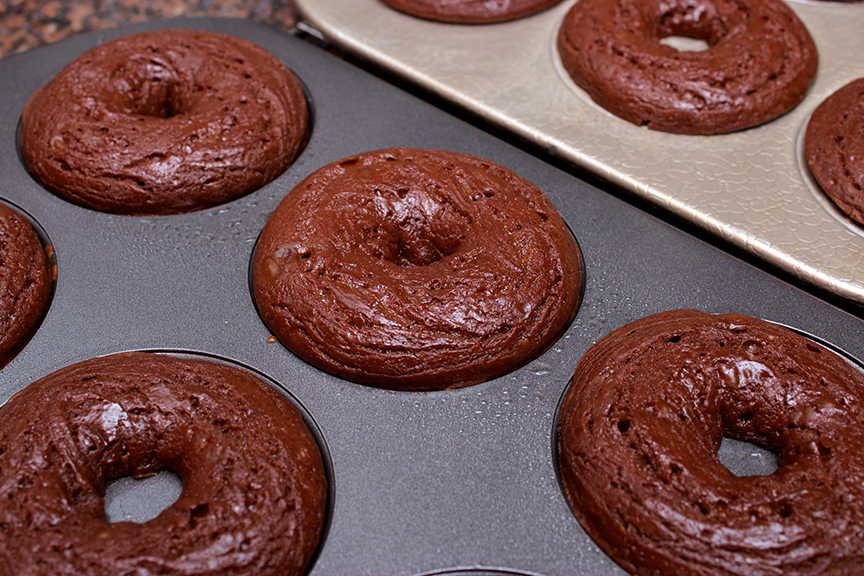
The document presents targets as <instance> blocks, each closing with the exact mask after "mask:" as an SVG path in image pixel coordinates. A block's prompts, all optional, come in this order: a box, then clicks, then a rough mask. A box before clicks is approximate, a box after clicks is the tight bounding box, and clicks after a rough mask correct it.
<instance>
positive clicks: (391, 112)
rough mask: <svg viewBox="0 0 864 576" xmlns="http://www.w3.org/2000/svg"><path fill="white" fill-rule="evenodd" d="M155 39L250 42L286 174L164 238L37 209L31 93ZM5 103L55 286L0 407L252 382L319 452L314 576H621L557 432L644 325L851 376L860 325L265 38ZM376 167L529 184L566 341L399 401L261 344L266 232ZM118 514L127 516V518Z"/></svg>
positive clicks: (737, 449) (38, 75)
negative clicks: (276, 394) (274, 114)
mask: <svg viewBox="0 0 864 576" xmlns="http://www.w3.org/2000/svg"><path fill="white" fill-rule="evenodd" d="M167 27H185V28H195V29H209V30H215V31H218V32H223V33H228V34H233V35H236V36H239V37H243V38H246V39H249V40H251V41H253V42H256V43H258V44H259V45H261V46H262V47H264V48H265V49H267V50H269V51H270V52H271V53H273V54H274V55H276V56H277V57H279V58H280V59H282V60H283V61H284V62H285V63H286V64H287V65H288V66H289V67H291V68H292V69H293V70H294V72H295V73H296V74H297V75H298V77H299V78H300V79H301V80H302V81H303V83H304V85H305V86H306V88H307V90H308V95H309V97H310V99H311V101H312V103H313V106H314V109H315V121H314V128H313V132H312V137H311V140H310V142H309V144H308V146H307V148H306V150H305V151H304V152H303V154H302V156H301V157H300V158H299V160H298V161H297V162H296V163H295V164H294V166H292V167H291V168H290V169H289V170H288V171H287V172H286V173H285V174H283V175H282V176H281V177H279V178H278V179H277V180H275V181H274V182H272V183H271V184H269V185H267V186H265V187H264V188H262V189H260V190H258V191H256V192H254V193H252V194H250V195H248V196H246V197H244V198H241V199H239V200H236V201H234V202H231V203H229V204H225V205H223V206H221V207H218V208H213V209H209V210H204V211H200V212H195V213H191V214H184V215H176V216H164V217H146V218H136V217H126V216H114V215H109V214H102V213H98V212H94V211H90V210H87V209H84V208H80V207H78V206H75V205H72V204H69V203H67V202H65V201H63V200H61V199H59V198H58V197H56V196H54V195H52V194H50V193H48V192H47V191H45V190H44V189H42V188H41V187H40V186H39V185H38V184H37V183H36V182H34V181H33V180H32V179H31V178H30V176H29V175H28V174H27V172H26V171H25V169H24V167H23V166H22V164H21V162H20V160H19V156H18V154H17V151H16V145H15V139H16V138H15V134H16V128H17V125H18V121H19V117H20V113H21V110H22V109H23V107H24V105H25V103H26V102H27V100H28V99H29V97H30V95H31V94H32V93H33V91H34V90H36V89H37V88H38V87H39V86H40V85H42V84H43V83H45V82H46V81H47V80H48V79H50V78H51V77H52V76H53V75H54V74H55V73H57V72H58V71H59V70H60V69H61V68H62V67H63V66H64V65H65V64H67V63H68V62H69V61H70V60H72V59H73V58H74V57H76V56H77V55H79V54H80V53H82V52H83V51H85V50H86V49H89V48H90V47H92V46H94V45H96V44H98V43H100V42H102V41H105V40H107V39H109V38H114V37H117V36H121V35H124V34H128V33H133V32H138V31H142V30H150V29H156V28H167ZM0 93H2V94H3V95H4V107H3V108H2V111H0V135H2V136H0V138H2V140H0V142H2V146H3V147H4V149H5V153H4V154H3V155H2V156H0V168H2V174H3V175H4V179H3V185H2V191H0V197H2V198H3V199H4V200H6V201H8V202H10V203H12V204H14V205H15V206H17V207H18V208H19V209H21V210H23V211H24V212H25V213H27V214H28V215H30V216H31V217H32V218H33V219H35V221H36V222H38V224H39V225H41V227H42V228H44V230H45V231H46V233H47V235H48V237H49V238H50V241H51V243H52V245H53V247H54V251H55V253H56V261H57V270H58V278H57V283H56V291H55V294H54V298H53V301H52V304H51V307H50V309H49V311H48V313H47V315H46V317H45V319H44V322H43V323H42V325H41V327H40V329H39V330H38V332H37V333H36V335H35V336H34V337H33V339H32V340H31V341H30V342H29V344H28V345H27V346H26V347H25V348H24V350H23V351H22V352H21V353H20V354H19V355H18V356H17V357H16V358H15V359H14V360H13V361H12V362H11V363H10V364H9V365H8V366H6V367H5V368H4V369H3V370H2V371H0V403H2V402H5V401H6V400H8V398H9V397H10V396H11V395H12V394H13V393H14V392H16V391H17V390H20V389H21V388H23V387H24V386H26V385H27V384H28V383H30V382H32V381H34V380H36V379H38V378H40V377H42V376H45V375H47V374H49V373H50V372H52V371H54V370H57V369H59V368H61V367H63V366H66V365H69V364H72V363H74V362H78V361H82V360H85V359H88V358H91V357H94V356H99V355H104V354H110V353H114V352H119V351H124V350H168V351H175V352H181V353H196V354H206V355H209V356H213V357H216V358H221V359H226V360H229V361H232V362H235V363H239V364H240V365H243V366H246V367H249V368H251V369H254V370H255V371H257V372H259V373H261V374H263V375H266V376H267V377H268V378H270V379H271V380H272V381H274V382H276V383H278V384H279V385H281V386H283V387H284V388H285V389H287V390H288V391H290V394H291V395H292V397H293V398H294V400H295V401H296V402H297V403H298V404H300V405H301V406H302V407H304V408H305V410H306V411H307V413H308V415H309V417H310V418H311V420H312V421H313V422H314V425H315V427H316V428H317V430H318V431H319V433H320V437H321V439H322V442H323V444H324V445H325V446H326V455H327V456H326V457H327V458H328V461H329V465H330V474H331V491H330V505H331V515H330V523H329V528H328V530H327V532H326V534H325V537H324V540H323V544H322V546H321V548H320V551H319V556H318V558H317V560H316V562H315V563H314V565H313V566H312V569H311V574H315V575H321V576H323V575H334V576H335V575H339V576H352V575H377V576H380V575H383V574H394V575H395V574H401V575H417V574H426V575H428V574H439V573H470V574H483V573H485V574H503V573H507V574H514V573H515V574H533V575H544V576H561V575H574V576H576V575H579V576H589V575H590V576H602V575H610V576H611V575H615V574H622V573H623V572H622V571H621V570H620V568H618V567H617V565H615V564H614V562H612V561H611V560H610V559H609V558H608V557H606V556H605V555H604V554H603V553H602V552H601V551H600V550H599V549H598V548H597V546H596V545H594V544H593V542H592V541H591V540H590V539H589V538H588V537H587V536H586V535H585V533H584V532H583V531H582V529H581V528H580V526H579V524H578V522H577V521H576V520H575V518H574V516H573V514H572V513H571V511H570V509H569V508H568V505H567V502H566V501H565V499H564V496H563V494H562V491H561V489H560V486H559V483H558V479H557V475H556V470H555V461H554V456H553V443H554V441H553V438H554V435H553V429H554V423H555V414H556V409H557V406H558V402H559V400H560V398H561V396H562V394H563V393H564V391H565V389H566V387H567V385H568V381H569V378H570V376H571V375H572V372H573V369H574V368H575V366H576V363H577V362H578V360H579V358H580V357H581V356H582V354H583V353H584V352H585V350H587V349H588V347H589V346H591V345H592V344H593V343H594V342H596V341H597V340H598V339H599V338H601V337H602V336H603V335H605V334H607V333H609V332H610V331H612V330H613V329H615V328H617V327H619V326H621V325H623V324H626V323H628V322H630V321H633V320H635V319H637V318H641V317H643V316H645V315H647V314H651V313H655V312H660V311H663V310H669V309H674V308H698V309H702V310H706V311H711V312H740V313H744V314H750V315H753V316H759V317H762V318H766V319H768V320H772V321H775V322H780V323H782V324H785V325H789V326H793V327H795V328H796V329H799V330H801V331H803V332H805V333H808V334H811V335H814V336H815V337H817V338H819V339H822V340H824V341H827V342H829V343H830V344H831V345H833V346H835V347H836V348H838V349H841V350H844V351H845V352H846V353H847V354H848V355H849V356H850V357H851V358H854V359H857V360H858V361H860V360H861V359H864V338H862V337H861V336H862V334H864V322H862V320H860V319H858V318H856V317H854V316H852V315H850V314H848V313H846V312H843V311H841V310H840V309H838V308H835V307H833V306H831V305H829V304H827V303H826V302H824V301H822V300H820V299H818V298H816V297H814V296H812V295H809V294H807V293H805V292H803V291H801V290H799V289H798V288H796V287H793V286H792V285H790V284H787V283H784V282H783V281H781V280H779V279H777V278H775V277H773V276H771V275H769V274H767V273H765V272H763V271H760V270H758V269H757V268H755V267H752V266H750V265H749V264H746V263H744V262H742V261H740V260H737V259H735V258H734V257H732V256H730V255H728V254H726V253H724V252H722V251H720V250H718V249H716V248H714V247H712V246H710V245H708V244H706V243H703V242H702V241H700V240H697V239H695V238H693V237H691V236H688V235H687V234H686V233H684V232H682V231H680V230H678V229H676V228H674V227H672V226H670V225H668V224H666V223H664V222H662V221H660V220H658V219H656V218H654V217H653V216H650V215H648V214H645V213H643V212H640V211H639V210H637V209H635V208H634V207H632V206H630V205H628V204H626V203H625V202H622V201H621V200H619V199H617V198H615V197H613V196H611V195H609V194H606V193H604V192H602V191H600V190H598V189H596V188H593V187H592V186H590V185H588V184H586V183H584V182H582V181H580V180H578V179H576V178H574V177H573V176H571V175H568V174H566V173H565V172H562V171H560V170H558V169H557V168H554V167H552V166H550V165H548V164H546V163H544V162H542V161H541V160H539V159H537V158H535V157H533V156H530V155H528V154H526V153H524V152H522V151H520V150H518V149H516V148H514V147H513V146H511V145H509V144H506V143H504V142H502V141H500V140H498V139H496V138H494V137H492V136H490V135H488V134H486V133H484V132H482V131H480V130H478V129H476V128H474V127H472V126H470V125H468V124H466V123H464V122H462V121H461V120H458V119H456V118H454V117H452V116H449V115H448V114H446V113H444V112H442V111H440V110H439V109H437V108H435V107H433V106H431V105H429V104H427V103H425V102H423V101H421V100H419V99H417V98H415V97H413V96H411V95H408V94H406V93H404V92H402V91H400V90H399V89H397V88H395V87H393V86H391V85H389V84H386V83H385V82H383V81H381V80H379V79H377V78H375V77H373V76H371V75H369V74H367V73H366V72H363V71H361V70H359V69H358V68H355V67H353V66H351V65H350V64H348V63H346V62H344V61H342V60H340V59H338V58H336V57H334V56H332V55H331V54H329V53H327V52H326V51H324V50H322V49H320V48H318V47H316V46H314V45H312V44H311V43H307V42H304V41H303V40H301V39H298V38H296V37H292V36H289V35H286V34H283V33H281V32H278V31H275V30H273V29H270V28H266V27H263V26H261V25H257V24H253V23H250V22H246V21H242V20H222V19H191V20H179V21H177V20H175V21H170V20H168V21H160V22H149V23H145V24H140V25H133V26H127V27H123V28H118V29H113V30H107V31H100V32H94V33H88V34H83V35H79V36H75V37H72V38H70V39H67V40H64V41H61V42H58V43H57V44H54V45H50V46H46V47H43V48H39V49H35V50H32V51H30V52H26V53H24V54H21V55H18V56H13V57H10V58H8V59H5V60H3V61H0ZM389 146H413V147H427V148H437V149H451V150H456V151H460V152H466V153H470V154H475V155H479V156H483V157H486V158H488V159H491V160H493V161H496V162H499V163H501V164H503V165H505V166H508V167H509V168H511V169H513V170H515V171H516V172H518V173H519V174H521V175H523V176H525V177H526V178H528V179H529V180H531V181H533V182H534V183H535V184H537V185H538V186H539V187H540V188H541V189H542V190H544V191H545V192H546V194H547V195H548V196H549V197H550V198H551V200H552V201H553V203H554V204H555V205H556V206H557V208H558V209H559V211H560V212H561V213H562V215H563V216H564V218H565V219H566V221H567V222H568V224H569V226H570V227H571V229H572V230H573V232H574V234H575V236H576V238H577V239H578V241H579V243H580V245H581V249H582V252H583V257H584V260H585V269H586V282H585V291H584V301H583V303H582V306H581V308H580V310H579V313H578V315H577V317H576V319H575V321H574V322H573V324H572V325H571V326H570V328H569V330H568V332H567V333H566V335H565V336H564V337H563V338H561V339H560V340H559V341H558V342H557V343H556V344H555V345H554V346H553V347H552V348H551V349H550V350H549V351H548V352H546V353H545V354H544V355H542V356H541V357H540V358H538V359H536V360H535V361H533V362H531V363H530V364H528V365H527V366H525V367H523V368H521V369H519V370H516V371H515V372H513V373H511V374H508V375H506V376H503V377H501V378H498V379H496V380H493V381H490V382H487V383H484V384H480V385H477V386H473V387H469V388H464V389H460V390H454V391H445V392H430V393H426V394H415V393H405V392H394V391H386V390H379V389H375V388H370V387H365V386H360V385H357V384H353V383H351V382H347V381H344V380H340V379H338V378H335V377H332V376H329V375H327V374H324V373H322V372H320V371H318V370H316V369H314V368H312V367H310V366H308V365H307V364H305V363H304V362H302V361H301V360H299V359H298V358H296V357H295V356H293V355H292V354H291V353H290V352H288V351H287V350H286V349H285V348H284V347H283V346H282V345H281V344H278V343H268V338H269V337H270V333H269V332H268V330H267V329H266V327H265V326H264V325H263V323H262V322H261V320H260V319H259V317H258V315H257V313H256V310H255V307H254V305H253V302H252V299H251V296H250V290H249V280H248V268H249V260H250V256H251V254H252V250H253V248H254V245H255V241H256V238H257V237H258V234H259V232H260V230H261V228H262V227H263V225H264V222H265V221H266V219H267V217H268V215H269V214H270V213H271V212H272V210H273V209H274V208H275V207H276V205H277V204H278V202H279V201H280V200H281V199H282V198H283V197H284V196H285V195H286V194H287V193H288V192H289V191H290V190H291V189H292V188H293V186H294V185H296V184H297V183H298V182H299V181H300V180H301V179H302V178H303V177H305V176H306V175H308V174H309V173H311V172H312V171H313V170H316V169H317V168H319V167H321V166H323V165H325V164H327V163H329V162H332V161H335V160H337V159H340V158H343V157H346V156H349V155H351V154H354V153H358V152H362V151H367V150H373V149H379V148H384V147H389ZM753 452H754V451H753V450H752V449H751V448H750V447H749V446H748V445H744V444H735V443H732V442H727V443H724V447H723V448H722V449H721V454H723V455H724V458H725V461H726V462H727V465H728V466H729V467H730V468H731V469H733V470H737V471H739V472H740V471H743V470H745V469H750V470H752V467H751V468H748V466H751V464H752V462H754V461H755V462H757V464H758V462H759V461H761V459H762V456H752V455H751V454H752V453H753ZM118 497H122V493H121V496H118ZM129 506H130V509H132V511H133V514H132V515H133V516H134V514H135V510H136V509H137V508H136V506H137V505H136V504H135V503H134V500H133V501H132V503H131V504H129Z"/></svg>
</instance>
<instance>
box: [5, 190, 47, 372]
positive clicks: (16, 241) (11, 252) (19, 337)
mask: <svg viewBox="0 0 864 576" xmlns="http://www.w3.org/2000/svg"><path fill="white" fill-rule="evenodd" d="M51 283H52V277H51V271H50V270H49V263H48V256H47V254H46V253H45V249H44V248H43V246H42V242H41V241H40V240H39V236H37V235H36V232H34V231H33V227H32V226H31V225H30V222H28V221H27V220H26V219H25V218H24V217H22V216H20V215H19V214H17V213H16V212H15V211H14V210H12V209H11V208H9V207H8V206H6V205H5V204H2V203H0V294H2V298H0V367H2V366H4V365H6V363H7V362H9V361H10V360H11V359H12V358H13V357H14V356H15V354H17V353H18V351H19V350H20V349H21V348H22V347H23V345H24V343H25V342H27V340H28V339H29V337H30V335H31V334H32V333H33V331H34V329H35V328H36V326H37V324H38V323H39V321H40V320H41V318H42V316H43V315H44V314H45V311H46V309H47V308H48V302H49V300H50V298H51Z"/></svg>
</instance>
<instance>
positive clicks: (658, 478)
mask: <svg viewBox="0 0 864 576" xmlns="http://www.w3.org/2000/svg"><path fill="white" fill-rule="evenodd" d="M558 431H559V448H560V450H559V465H560V470H561V478H562V483H563V485H564V489H565V492H566V494H567V497H568V498H569V500H570V504H571V506H572V508H573V511H574V512H575V514H576V516H577V518H578V519H579V521H580V522H581V524H582V526H583V527H584V528H585V529H586V531H587V532H588V533H589V534H590V535H591V537H592V538H593V539H594V541H595V542H597V544H598V545H599V546H600V547H601V548H602V549H603V550H604V551H605V552H606V553H607V554H608V555H609V556H611V557H612V558H613V559H614V560H615V561H616V562H618V563H619V564H620V565H621V566H622V567H623V568H624V569H626V570H628V571H630V572H631V573H633V574H676V575H679V576H696V575H699V576H708V575H711V576H719V575H726V576H731V575H740V574H748V575H752V576H768V575H777V574H812V575H815V574H820V575H835V576H836V575H841V574H843V575H851V574H860V573H861V570H862V566H864V532H862V531H861V519H862V518H864V376H862V374H861V373H860V372H858V371H857V370H856V369H855V368H853V367H852V366H851V365H850V364H849V363H848V362H847V361H846V360H845V359H843V358H842V357H840V356H838V355H837V354H835V353H833V352H831V351H829V350H827V349H825V348H823V347H822V346H820V345H818V344H815V343H813V342H812V341H810V340H808V339H807V338H804V337H803V336H800V335H798V334H796V333H794V332H792V331H790V330H787V329H785V328H782V327H779V326H776V325H774V324H770V323H768V322H764V321H762V320H757V319H754V318H749V317H747V316H741V315H737V314H726V315H719V316H712V315H710V314H705V313H702V312H697V311H693V310H684V311H672V312H665V313H661V314H655V315H653V316H648V317H646V318H643V319H641V320H638V321H636V322H633V323H631V324H628V325H626V326H624V327H622V328H619V329H617V330H615V331H614V332H612V333H611V334H609V335H608V336H606V337H604V338H603V339H602V340H600V341H599V342H598V343H597V344H596V345H594V346H593V347H592V348H591V349H590V350H589V351H588V352H587V353H586V354H585V355H584V356H583V358H582V359H581V360H580V361H579V365H578V367H577V368H576V373H575V375H574V376H573V381H572V383H571V385H570V389H569V390H568V392H567V394H566V397H565V399H564V402H563V404H562V406H561V410H560V415H559V428H558ZM723 437H730V438H734V439H738V440H743V441H747V442H751V443H755V444H758V445H761V446H763V447H765V448H767V449H769V450H771V451H772V452H774V453H775V454H777V460H778V464H779V468H778V469H777V470H776V471H775V472H774V473H773V474H770V475H767V476H747V477H743V476H742V477H737V476H735V475H733V474H732V473H731V472H730V471H729V470H728V469H726V468H725V467H724V466H723V465H722V464H721V463H720V460H719V458H718V456H717V451H718V449H719V447H720V442H721V440H722V439H723Z"/></svg>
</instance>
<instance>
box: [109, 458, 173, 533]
mask: <svg viewBox="0 0 864 576" xmlns="http://www.w3.org/2000/svg"><path fill="white" fill-rule="evenodd" d="M181 492H183V480H181V479H180V476H178V475H177V474H174V473H173V472H167V471H162V472H159V473H157V474H154V475H153V476H147V477H144V478H133V477H131V476H127V477H123V478H118V479H117V480H114V481H112V482H109V483H108V485H107V486H106V488H105V517H106V518H107V519H108V522H112V523H113V522H135V523H138V524H143V523H144V522H147V521H149V520H152V519H154V518H156V517H157V516H159V514H161V513H162V511H163V510H165V509H166V508H168V507H169V506H171V505H172V504H174V502H176V501H177V499H178V498H180V493H181Z"/></svg>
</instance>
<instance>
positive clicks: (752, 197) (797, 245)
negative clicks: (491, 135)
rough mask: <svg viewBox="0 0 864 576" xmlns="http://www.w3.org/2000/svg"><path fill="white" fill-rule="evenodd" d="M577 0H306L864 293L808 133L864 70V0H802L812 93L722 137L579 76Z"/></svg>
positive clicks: (662, 199)
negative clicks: (530, 12)
mask: <svg viewBox="0 0 864 576" xmlns="http://www.w3.org/2000/svg"><path fill="white" fill-rule="evenodd" d="M574 3H575V2H574V1H573V0H565V1H564V2H562V3H561V4H559V5H557V6H555V7H553V8H552V9H549V10H547V11H545V12H542V13H540V14H537V15H535V16H532V17H529V18H524V19H522V20H516V21H513V22H507V23H504V24H495V25H488V26H458V25H448V24H437V23H432V22H426V21H423V20H419V19H416V18H411V17H408V16H405V15H403V14H400V13H398V12H396V11H394V10H390V9H388V8H387V7H386V6H385V5H384V4H382V3H380V2H378V1H377V0H297V4H298V6H299V7H300V10H301V11H302V13H303V15H304V17H305V19H306V20H307V21H308V22H309V23H311V24H312V25H313V26H314V27H315V28H317V29H319V30H320V31H321V32H323V34H324V35H325V36H326V37H327V38H328V39H330V40H331V41H333V42H334V43H336V44H338V45H340V46H342V47H344V48H346V49H348V50H350V51H352V52H355V53H357V54H359V55H360V56H362V57H364V58H367V59H369V60H372V61H374V62H376V63H378V64H380V65H382V66H384V67H386V68H388V69H390V70H392V71H393V72H396V73H397V74H399V75H402V76H404V77H406V78H409V79H410V80H411V81H413V82H416V83H418V84H420V85H421V86H424V87H425V88H427V89H429V90H431V91H433V92H435V93H438V94H440V95H441V96H443V97H445V98H447V99H448V100H451V101H453V102H456V103H458V104H459V105H461V106H463V107H465V108H467V109H469V110H471V111H473V112H475V113H477V114H479V115H480V116H482V117H483V118H485V119H487V120H490V121H491V122H494V123H496V124H498V125H501V126H503V127H505V128H506V129H508V130H510V131H512V132H514V133H516V134H518V135H519V136H521V137H523V138H526V139H528V140H529V141H531V142H534V143H536V144H538V145H540V146H542V147H544V148H545V149H548V150H549V151H550V152H551V153H552V154H554V155H557V156H560V157H562V158H565V159H566V160H568V161H570V162H572V163H574V164H576V165H579V166H581V167H584V168H586V169H588V170H591V171H593V172H595V173H596V174H598V175H600V176H601V177H603V178H606V179H608V180H610V181H612V182H614V183H616V184H618V185H621V186H623V187H624V188H625V189H627V190H629V191H630V192H632V193H634V194H637V195H639V196H641V197H644V198H645V199H647V200H649V201H651V202H653V203H655V204H657V205H659V206H662V207H663V208H665V209H668V210H670V211H672V212H673V213H675V214H677V215H678V216H681V217H682V218H684V219H686V220H688V221H690V222H692V223H694V224H696V225H698V226H700V227H702V228H705V229H706V230H708V231H710V232H711V233H713V234H715V235H717V236H719V237H721V238H723V239H725V240H728V241H729V242H731V243H733V244H735V245H737V246H739V247H740V248H743V249H745V250H748V251H750V252H751V253H753V254H755V255H757V256H758V257H760V258H762V259H764V260H766V261H767V262H770V263H771V264H773V265H775V266H778V267H780V268H782V269H783V270H785V271H787V272H789V273H791V274H793V275H795V276H797V277H799V278H801V279H802V280H804V281H805V282H809V283H811V284H813V285H815V286H817V287H819V288H821V289H823V290H826V291H828V292H830V293H833V294H836V295H838V296H841V297H843V298H847V299H850V300H853V301H856V302H859V303H864V227H861V226H858V225H856V224H855V223H853V222H852V221H851V220H849V219H848V218H847V217H846V216H845V215H844V214H842V212H840V211H839V210H837V209H836V208H835V207H834V206H833V205H832V204H831V202H830V201H829V200H827V197H823V195H822V192H821V191H820V190H819V188H818V185H816V184H814V183H812V180H811V177H810V175H809V172H808V170H807V168H806V162H805V163H802V159H803V157H801V155H800V145H799V141H798V140H799V135H800V134H801V132H802V131H803V128H804V126H805V124H806V122H807V119H808V117H809V115H810V113H811V112H812V111H813V110H814V109H815V108H816V107H817V106H818V105H819V104H820V103H821V102H822V101H823V100H824V99H825V98H826V97H828V96H829V95H830V94H832V93H833V92H834V91H835V90H837V89H838V88H840V87H841V86H843V85H844V84H846V83H847V82H849V81H851V80H852V79H854V78H858V77H861V76H864V59H862V58H861V54H862V52H864V33H862V29H864V3H861V2H857V3H845V4H844V3H832V2H817V1H808V0H790V1H789V2H788V5H789V6H790V7H791V8H792V10H793V11H795V13H796V14H798V16H799V17H800V18H801V20H802V21H803V22H804V24H805V25H806V26H807V28H808V29H809V31H810V33H811V35H812V36H813V39H814V41H815V42H816V47H817V49H818V50H819V57H820V62H819V72H818V74H817V77H816V81H815V82H814V84H813V85H812V86H811V89H810V92H809V93H808V95H807V97H806V98H805V99H804V101H803V102H802V103H801V104H799V105H798V107H796V108H795V109H793V110H792V111H791V112H789V113H787V114H786V115H785V116H782V117H780V118H778V119H777V120H774V121H773V122H770V123H768V124H765V125H762V126H759V127H756V128H752V129H749V130H745V131H743V132H738V133H734V134H727V135H722V136H684V135H676V134H666V133H661V132H653V131H649V130H647V129H644V128H639V127H637V126H634V125H631V124H629V123H628V122H626V121H624V120H621V119H619V118H617V117H615V116H613V115H611V114H609V113H608V112H606V111H605V110H603V109H602V108H600V107H598V106H596V105H595V104H593V103H592V102H591V100H590V98H589V97H588V95H587V94H586V93H585V92H584V91H582V90H581V89H580V88H578V87H576V85H575V84H574V83H573V82H572V81H571V80H570V79H569V77H567V74H566V72H564V71H563V68H562V66H561V64H560V61H559V59H558V54H557V49H556V48H555V37H556V34H557V32H558V27H559V25H560V23H561V21H562V19H563V18H564V15H565V14H566V13H567V11H568V10H569V9H570V7H572V6H573V4H574Z"/></svg>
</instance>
